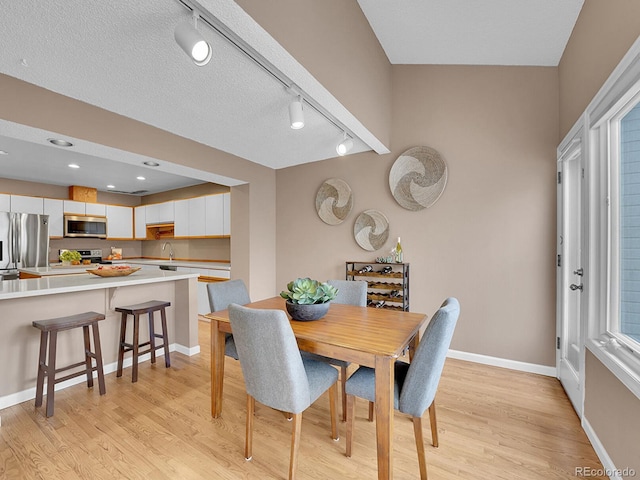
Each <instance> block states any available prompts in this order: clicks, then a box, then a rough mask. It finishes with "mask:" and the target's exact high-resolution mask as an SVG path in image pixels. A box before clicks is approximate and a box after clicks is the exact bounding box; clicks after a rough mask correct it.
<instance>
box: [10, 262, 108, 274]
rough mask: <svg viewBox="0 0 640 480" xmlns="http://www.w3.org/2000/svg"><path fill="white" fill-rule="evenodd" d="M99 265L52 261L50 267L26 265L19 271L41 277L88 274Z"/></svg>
mask: <svg viewBox="0 0 640 480" xmlns="http://www.w3.org/2000/svg"><path fill="white" fill-rule="evenodd" d="M98 265H99V264H98V263H92V264H90V265H62V264H56V263H52V264H51V265H49V266H48V267H25V268H19V269H18V271H19V272H21V273H28V274H30V275H39V276H41V277H47V276H50V275H82V274H86V275H88V273H87V270H93V269H95V268H97V267H98Z"/></svg>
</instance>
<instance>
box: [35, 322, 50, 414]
mask: <svg viewBox="0 0 640 480" xmlns="http://www.w3.org/2000/svg"><path fill="white" fill-rule="evenodd" d="M48 339H49V333H48V332H45V331H44V330H43V331H41V332H40V358H39V359H38V381H37V383H36V407H41V406H42V392H43V390H44V369H45V365H46V361H47V341H48Z"/></svg>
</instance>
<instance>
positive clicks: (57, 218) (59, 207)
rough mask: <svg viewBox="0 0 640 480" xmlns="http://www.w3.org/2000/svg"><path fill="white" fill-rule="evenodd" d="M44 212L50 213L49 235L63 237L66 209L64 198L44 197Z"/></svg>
mask: <svg viewBox="0 0 640 480" xmlns="http://www.w3.org/2000/svg"><path fill="white" fill-rule="evenodd" d="M44 213H45V215H49V236H50V237H62V235H63V234H64V223H63V222H64V209H63V202H62V200H57V199H55V198H45V199H44Z"/></svg>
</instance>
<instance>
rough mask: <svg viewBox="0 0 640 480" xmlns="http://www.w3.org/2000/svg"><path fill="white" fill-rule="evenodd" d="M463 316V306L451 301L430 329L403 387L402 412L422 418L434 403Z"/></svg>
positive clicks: (448, 299)
mask: <svg viewBox="0 0 640 480" xmlns="http://www.w3.org/2000/svg"><path fill="white" fill-rule="evenodd" d="M459 315H460V303H458V300H457V299H456V298H453V297H449V298H447V299H446V300H445V301H444V303H443V304H442V306H441V307H440V309H439V310H438V311H437V312H436V313H435V315H434V316H433V318H432V319H431V321H430V322H429V325H427V328H426V330H425V332H424V335H423V336H422V339H421V340H420V343H419V344H418V348H417V349H416V352H415V355H414V357H413V359H412V360H411V365H410V367H409V370H408V372H407V376H406V378H405V380H404V382H403V384H402V391H401V392H400V401H399V408H398V410H400V411H401V412H403V413H406V414H409V415H411V416H413V417H421V416H422V414H423V413H424V411H425V410H426V409H427V408H429V405H431V403H432V402H433V399H434V398H435V395H436V391H437V389H438V383H439V382H440V376H441V375H442V369H443V367H444V362H445V359H446V357H447V351H448V350H449V345H450V344H451V338H452V337H453V331H454V329H455V327H456V322H457V321H458V316H459Z"/></svg>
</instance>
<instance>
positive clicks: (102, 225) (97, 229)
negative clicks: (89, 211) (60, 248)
mask: <svg viewBox="0 0 640 480" xmlns="http://www.w3.org/2000/svg"><path fill="white" fill-rule="evenodd" d="M64 236H65V237H71V238H77V237H85V238H107V218H106V217H87V216H84V215H65V216H64Z"/></svg>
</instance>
